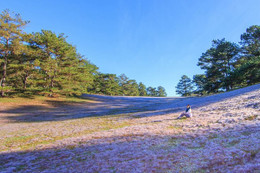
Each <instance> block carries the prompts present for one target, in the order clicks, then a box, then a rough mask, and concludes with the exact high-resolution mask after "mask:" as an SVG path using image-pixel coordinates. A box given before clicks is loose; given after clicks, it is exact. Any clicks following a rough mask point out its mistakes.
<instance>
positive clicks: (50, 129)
mask: <svg viewBox="0 0 260 173" xmlns="http://www.w3.org/2000/svg"><path fill="white" fill-rule="evenodd" d="M0 103H1V106H0V172H28V173H29V172H106V173H107V172H111V173H113V172H119V173H121V172H122V173H125V172H135V173H136V172H137V173H138V172H140V173H141V172H149V173H150V172H241V173H242V172H257V173H259V172H260V85H259V84H258V85H254V86H251V87H247V88H243V89H239V90H234V91H231V92H227V93H222V94H218V95H212V96H207V97H190V98H142V97H107V96H91V95H84V97H83V98H82V99H78V100H74V101H66V100H65V101H64V100H62V101H57V100H47V101H46V100H44V101H39V100H38V101H35V100H34V101H32V100H27V101H26V104H25V102H24V101H23V102H22V103H21V102H19V103H18V102H17V103H14V102H12V101H10V102H6V101H4V100H0ZM186 104H190V105H191V106H192V113H193V115H194V116H193V117H192V118H191V119H185V118H184V119H180V120H176V117H178V115H179V114H180V113H181V112H182V111H183V110H185V105H186Z"/></svg>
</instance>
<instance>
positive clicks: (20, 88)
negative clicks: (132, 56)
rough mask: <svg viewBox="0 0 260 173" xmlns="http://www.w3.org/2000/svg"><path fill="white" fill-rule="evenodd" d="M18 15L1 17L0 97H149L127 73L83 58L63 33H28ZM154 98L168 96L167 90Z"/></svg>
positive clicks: (5, 14) (161, 89) (4, 14)
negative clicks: (100, 67) (100, 69)
mask: <svg viewBox="0 0 260 173" xmlns="http://www.w3.org/2000/svg"><path fill="white" fill-rule="evenodd" d="M27 23H28V22H27V21H23V20H22V19H21V17H20V15H19V14H16V15H14V16H12V15H10V13H9V11H8V10H5V11H3V12H2V14H0V24H1V27H0V66H1V68H0V87H1V88H0V91H1V96H4V95H6V93H8V94H17V95H20V94H21V93H22V94H24V95H28V96H32V95H34V94H41V95H48V96H58V95H81V94H82V93H94V94H105V95H126V96H139V95H142V96H146V95H147V92H146V87H145V85H144V84H142V83H140V84H139V85H138V84H137V82H136V81H135V80H133V79H129V78H128V77H127V76H126V75H125V74H122V75H120V76H119V77H117V76H116V75H115V74H103V73H100V72H98V67H97V66H95V65H94V64H92V63H90V61H88V60H86V59H84V57H83V56H81V55H80V54H79V53H78V52H77V50H76V47H75V46H73V45H71V44H69V43H68V42H67V40H66V36H65V35H64V34H56V33H54V32H52V31H49V30H42V31H41V32H36V33H31V34H27V33H25V32H24V31H23V27H24V26H25V25H26V24H27ZM158 91H159V92H157V91H156V92H155V93H153V94H152V95H153V96H162V95H164V96H166V93H165V90H164V88H162V87H158Z"/></svg>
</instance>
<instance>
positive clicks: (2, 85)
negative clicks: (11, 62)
mask: <svg viewBox="0 0 260 173" xmlns="http://www.w3.org/2000/svg"><path fill="white" fill-rule="evenodd" d="M6 65H7V58H6V57H5V61H4V66H3V77H2V79H1V96H2V97H4V95H5V92H4V87H5V79H6Z"/></svg>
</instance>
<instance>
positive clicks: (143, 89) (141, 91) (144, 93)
mask: <svg viewBox="0 0 260 173" xmlns="http://www.w3.org/2000/svg"><path fill="white" fill-rule="evenodd" d="M138 90H139V95H140V96H147V91H146V86H145V85H144V84H143V83H142V82H140V83H139V85H138Z"/></svg>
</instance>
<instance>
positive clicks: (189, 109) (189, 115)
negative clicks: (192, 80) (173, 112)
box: [177, 105, 192, 119]
mask: <svg viewBox="0 0 260 173" xmlns="http://www.w3.org/2000/svg"><path fill="white" fill-rule="evenodd" d="M184 116H186V117H187V118H191V117H192V113H191V107H190V105H187V107H186V111H185V112H183V113H182V114H181V115H180V116H179V117H178V118H177V119H180V118H182V117H184Z"/></svg>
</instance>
